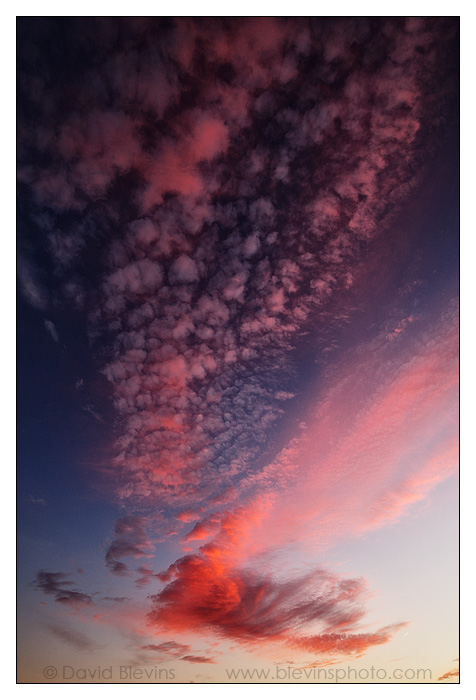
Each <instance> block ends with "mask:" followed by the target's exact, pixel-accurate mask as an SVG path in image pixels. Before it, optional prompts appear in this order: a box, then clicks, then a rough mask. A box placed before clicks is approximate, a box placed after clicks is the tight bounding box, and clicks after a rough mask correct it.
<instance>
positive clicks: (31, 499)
mask: <svg viewBox="0 0 476 700" xmlns="http://www.w3.org/2000/svg"><path fill="white" fill-rule="evenodd" d="M28 500H29V502H30V503H33V504H34V505H36V506H46V505H47V503H46V501H45V499H44V498H38V497H36V496H31V495H30V496H28Z"/></svg>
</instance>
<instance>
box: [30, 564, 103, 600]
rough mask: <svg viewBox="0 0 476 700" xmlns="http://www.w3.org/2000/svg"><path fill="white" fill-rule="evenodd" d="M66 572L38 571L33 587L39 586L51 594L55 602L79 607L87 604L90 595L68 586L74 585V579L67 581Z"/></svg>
mask: <svg viewBox="0 0 476 700" xmlns="http://www.w3.org/2000/svg"><path fill="white" fill-rule="evenodd" d="M66 577H67V574H63V573H60V572H49V571H38V573H37V575H36V579H35V581H34V582H33V586H35V588H39V589H40V590H42V591H43V593H44V594H45V595H52V596H54V599H55V601H56V602H57V603H61V604H62V605H70V606H72V607H81V606H83V605H89V604H90V603H91V602H92V597H91V596H90V595H87V594H86V593H81V592H80V591H78V590H75V589H72V588H70V587H71V586H74V585H75V583H74V581H69V580H68V579H67V578H66Z"/></svg>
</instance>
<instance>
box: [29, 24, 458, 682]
mask: <svg viewBox="0 0 476 700" xmlns="http://www.w3.org/2000/svg"><path fill="white" fill-rule="evenodd" d="M17 79H18V83H17V115H18V126H17V162H18V192H17V205H18V211H17V235H18V251H17V272H18V301H17V311H18V341H17V342H18V358H17V362H18V397H17V400H18V446H17V450H18V653H19V656H18V679H19V681H20V682H42V683H45V682H66V681H75V682H87V681H89V682H90V681H91V680H101V681H104V682H108V681H109V682H110V681H111V680H112V681H114V682H131V681H132V682H137V681H153V682H191V681H192V682H195V683H206V682H211V683H217V682H223V683H226V682H228V683H229V682H236V681H239V682H246V681H248V682H249V681H250V680H254V681H255V682H256V681H257V680H260V677H259V676H256V671H265V672H267V674H268V675H262V676H261V681H263V680H271V681H272V680H274V681H275V682H276V681H282V682H296V681H302V682H309V681H311V682H323V681H325V680H327V681H329V682H335V680H336V675H335V674H336V672H337V671H338V670H339V672H340V673H341V675H340V677H339V679H340V681H341V682H351V681H352V680H357V681H360V682H362V681H367V682H369V681H372V680H373V681H374V682H382V681H387V682H406V683H408V682H416V681H417V675H416V674H417V671H418V670H419V669H426V676H425V677H424V678H420V679H418V680H419V682H433V683H434V682H440V683H445V682H457V681H458V656H459V648H458V480H457V476H458V418H459V417H458V360H459V354H458V352H459V347H458V341H459V338H458V333H459V330H458V329H459V308H458V294H459V277H458V272H459V248H458V245H459V20H458V18H456V17H453V18H451V17H450V18H405V17H397V18H386V17H382V18H379V17H376V18H375V17H374V18H365V17H363V18H345V17H344V18H335V19H331V18H326V17H324V18H322V17H321V18H319V17H317V18H289V19H283V18H259V17H258V18H256V17H254V18H235V19H233V18H224V19H219V18H206V19H203V18H202V19H200V18H199V19H188V18H177V19H173V18H162V19H161V18H126V19H121V18H112V19H108V18H81V17H79V18H78V17H76V18H55V17H53V18H38V17H37V18H32V19H29V18H20V19H18V22H17ZM371 668H374V669H380V670H381V673H380V675H379V676H376V677H374V678H370V677H369V675H368V674H369V669H371ZM51 669H53V670H51ZM65 669H66V671H65ZM68 669H69V670H68ZM82 669H83V670H84V669H86V671H84V673H83V671H82ZM98 669H99V670H98ZM109 669H110V674H109ZM349 669H350V670H349ZM324 670H325V671H326V672H327V674H328V675H327V676H326V675H325V673H324ZM318 671H320V672H321V675H320V676H319V678H318ZM396 671H397V675H395V672H396ZM400 671H401V672H402V673H403V674H405V672H407V675H406V676H405V675H403V676H398V672H400ZM93 672H94V673H96V675H95V676H88V673H91V674H92V673H93ZM298 672H299V673H298ZM252 673H255V675H254V676H252V675H250V674H252ZM359 673H360V676H359ZM412 673H413V675H412ZM101 674H102V675H101ZM134 674H135V675H134ZM246 674H248V675H246ZM293 674H294V675H293ZM332 674H334V675H332ZM345 674H347V675H345ZM352 674H357V678H355V675H352ZM366 674H367V675H366Z"/></svg>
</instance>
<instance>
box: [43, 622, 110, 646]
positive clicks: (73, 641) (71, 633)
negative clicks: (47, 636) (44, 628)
mask: <svg viewBox="0 0 476 700" xmlns="http://www.w3.org/2000/svg"><path fill="white" fill-rule="evenodd" d="M48 629H49V630H50V632H52V633H53V634H54V635H55V637H58V639H60V640H61V641H62V642H64V643H66V644H68V645H69V646H72V647H74V648H75V649H77V650H78V651H97V650H98V649H101V648H102V645H100V644H97V643H96V642H94V641H92V640H91V639H89V637H87V636H86V635H85V634H83V632H80V631H79V630H73V629H71V628H69V627H66V626H64V625H48Z"/></svg>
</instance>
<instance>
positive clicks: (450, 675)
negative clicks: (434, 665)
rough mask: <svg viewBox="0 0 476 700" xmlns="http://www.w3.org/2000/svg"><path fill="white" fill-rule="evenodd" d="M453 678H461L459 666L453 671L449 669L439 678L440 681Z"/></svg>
mask: <svg viewBox="0 0 476 700" xmlns="http://www.w3.org/2000/svg"><path fill="white" fill-rule="evenodd" d="M452 678H459V668H454V669H452V670H451V671H447V672H446V673H444V674H443V675H442V676H440V677H439V678H438V680H439V681H447V680H451V679H452Z"/></svg>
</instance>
